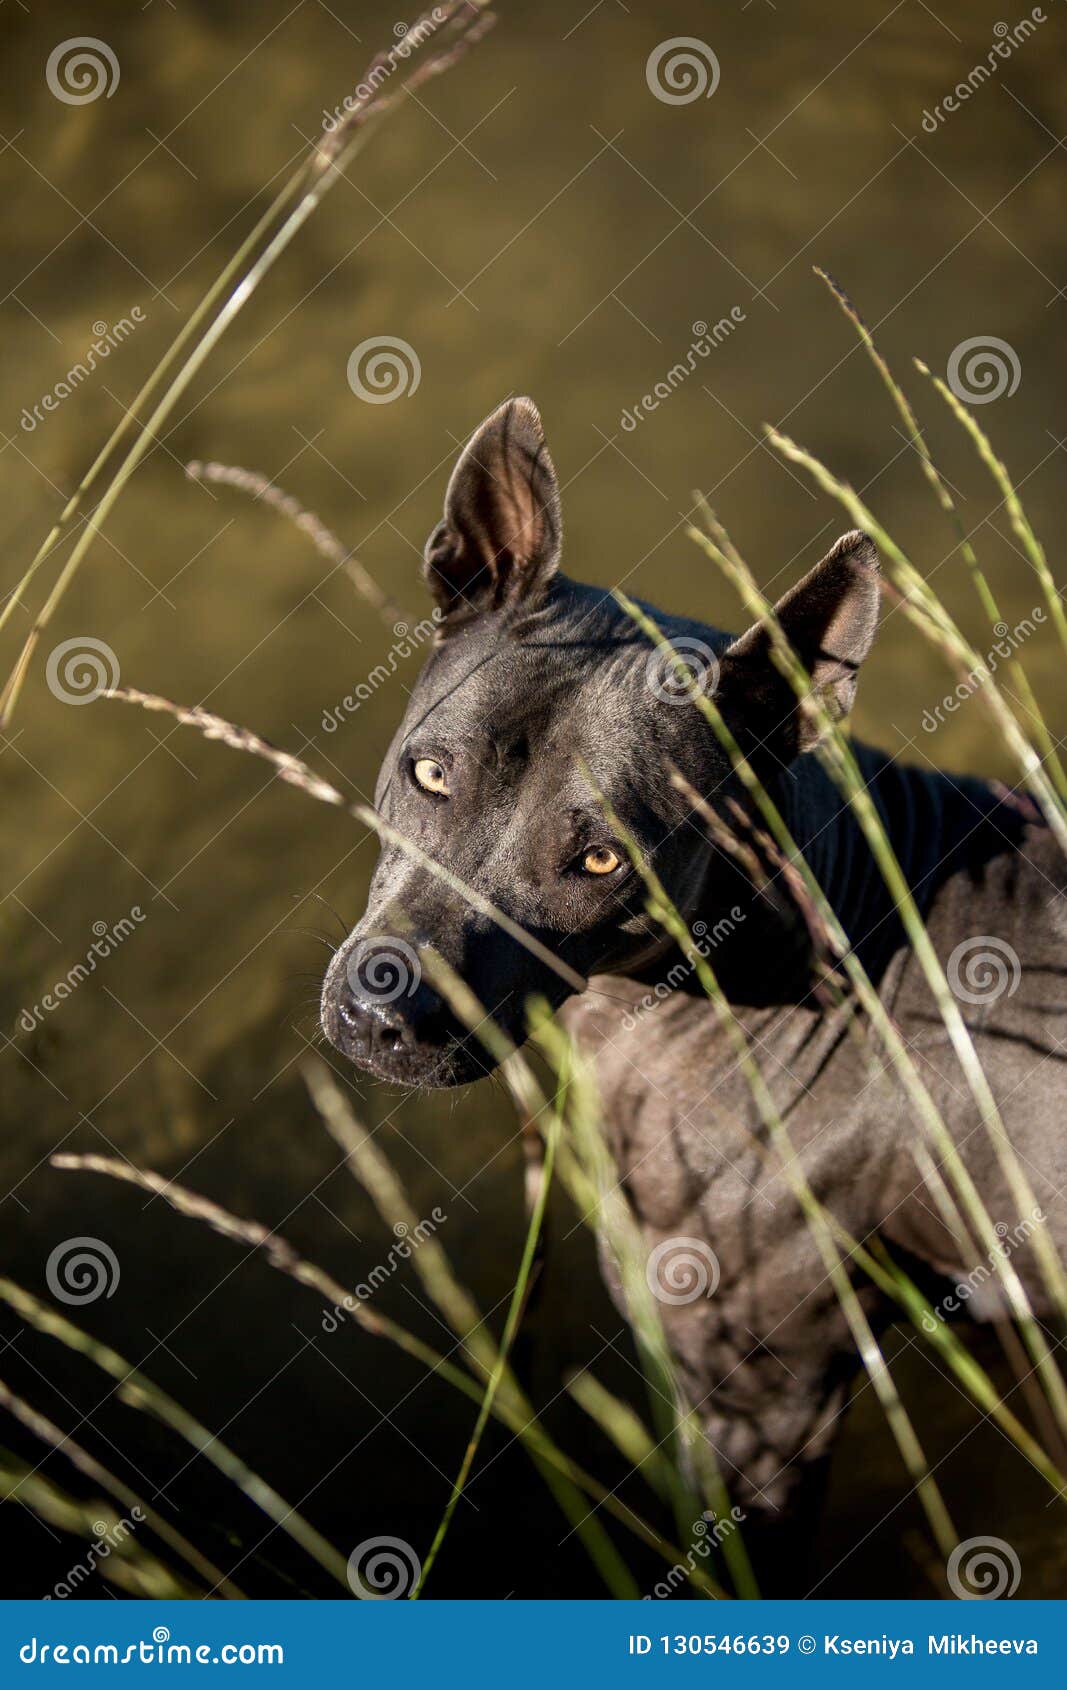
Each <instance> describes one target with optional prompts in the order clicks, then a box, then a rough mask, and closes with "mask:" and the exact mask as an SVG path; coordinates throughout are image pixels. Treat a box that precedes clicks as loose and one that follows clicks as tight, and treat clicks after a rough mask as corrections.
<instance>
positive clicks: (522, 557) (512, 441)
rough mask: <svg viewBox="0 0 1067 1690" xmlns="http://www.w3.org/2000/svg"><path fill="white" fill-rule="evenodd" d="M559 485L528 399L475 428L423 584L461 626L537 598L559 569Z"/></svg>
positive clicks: (431, 545)
mask: <svg viewBox="0 0 1067 1690" xmlns="http://www.w3.org/2000/svg"><path fill="white" fill-rule="evenodd" d="M561 539H562V526H561V522H560V511H559V484H558V482H557V481H556V472H555V470H554V469H553V467H552V460H551V458H550V457H549V455H548V448H547V447H546V445H545V436H544V431H543V429H542V427H541V418H540V415H539V413H538V410H537V406H536V405H535V404H534V402H533V400H532V399H509V400H508V401H507V403H506V404H504V405H501V407H500V409H499V410H498V411H494V412H493V414H492V416H491V417H487V418H486V420H485V422H483V423H482V425H481V427H480V428H478V429H476V430H475V432H474V433H473V434H472V436H471V438H470V440H469V441H468V442H467V444H466V446H465V447H464V448H463V451H462V452H461V454H460V457H459V461H458V462H457V464H456V467H455V469H454V470H453V471H452V479H451V480H450V481H449V483H448V492H447V494H446V495H445V514H444V518H443V520H442V521H441V522H439V523H438V525H437V527H436V528H435V529H434V531H433V533H432V534H431V535H430V538H429V540H428V541H427V542H426V554H425V555H426V571H425V572H426V580H427V584H428V585H429V588H430V591H431V592H432V593H433V595H434V598H435V599H436V600H437V603H438V605H439V606H440V608H441V609H442V610H443V611H444V613H445V616H446V617H447V618H449V619H454V620H455V621H457V622H458V621H460V620H461V619H465V618H466V617H468V616H473V615H480V614H481V613H482V612H483V611H487V610H500V609H503V608H504V607H505V606H509V605H516V604H518V603H520V602H522V603H525V604H534V603H536V602H537V601H538V599H540V598H542V597H543V596H544V593H545V591H546V590H547V587H548V584H549V582H550V581H551V579H552V577H553V575H554V574H555V573H556V570H557V568H558V567H559V553H560V543H561Z"/></svg>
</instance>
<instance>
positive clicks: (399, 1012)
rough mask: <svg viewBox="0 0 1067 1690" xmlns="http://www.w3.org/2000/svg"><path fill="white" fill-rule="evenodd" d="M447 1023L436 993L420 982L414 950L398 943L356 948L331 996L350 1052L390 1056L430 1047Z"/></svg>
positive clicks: (372, 943) (376, 942) (380, 942)
mask: <svg viewBox="0 0 1067 1690" xmlns="http://www.w3.org/2000/svg"><path fill="white" fill-rule="evenodd" d="M446 1019H447V1015H446V1011H445V1006H444V1004H443V1003H442V1001H441V999H440V997H439V996H438V994H437V993H436V992H435V991H434V990H433V989H432V987H431V986H429V985H428V984H427V983H426V981H424V980H423V978H422V965H421V962H420V961H419V956H418V952H417V951H416V950H415V949H414V948H413V947H412V946H411V945H409V944H407V943H406V941H404V940H402V939H380V940H373V941H369V942H365V943H363V944H361V945H359V946H358V947H357V948H356V950H354V951H353V953H352V955H351V956H350V957H349V959H348V962H347V965H346V967H345V972H344V975H343V977H342V979H341V982H340V986H339V989H338V994H337V1020H338V1026H339V1029H340V1031H341V1034H342V1038H343V1040H344V1042H345V1044H346V1046H347V1047H348V1049H349V1050H350V1052H352V1053H353V1054H354V1053H356V1052H362V1053H364V1054H366V1055H368V1056H373V1055H375V1054H381V1055H391V1054H394V1053H396V1052H399V1051H401V1050H404V1049H412V1050H413V1049H415V1048H416V1047H417V1046H418V1045H419V1044H421V1043H433V1042H435V1040H436V1037H438V1036H439V1035H440V1032H441V1031H442V1030H443V1024H444V1022H445V1020H446Z"/></svg>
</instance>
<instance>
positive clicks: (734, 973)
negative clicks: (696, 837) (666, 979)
mask: <svg viewBox="0 0 1067 1690" xmlns="http://www.w3.org/2000/svg"><path fill="white" fill-rule="evenodd" d="M853 750H854V752H855V756H856V760H857V762H858V764H859V768H860V773H861V774H862V776H863V779H864V782H865V784H866V788H867V792H868V794H869V795H870V798H871V800H872V802H873V804H874V807H875V810H876V811H877V814H878V817H879V820H880V822H881V825H882V827H883V829H884V831H885V833H886V835H887V837H888V839H889V843H890V845H891V847H892V850H893V854H894V856H895V858H896V860H897V862H898V863H899V865H900V868H901V870H902V872H903V876H904V879H905V881H906V882H907V884H908V886H909V887H910V888H911V890H912V892H913V894H914V898H915V902H916V904H917V906H918V908H919V911H920V914H925V913H926V911H927V910H928V909H929V907H930V904H931V902H932V900H933V899H934V898H935V897H936V895H937V892H938V889H939V888H940V887H941V886H942V885H943V884H944V882H945V880H946V879H947V878H948V877H949V876H950V875H951V874H953V873H955V872H956V871H957V870H959V869H960V868H961V867H963V866H964V865H965V864H968V863H969V864H972V865H978V864H980V863H981V862H982V861H984V860H985V859H986V858H988V857H989V856H990V855H992V854H995V853H996V852H998V851H1001V850H1004V849H1007V848H1010V846H1011V845H1012V844H1014V843H1017V842H1018V837H1019V834H1020V832H1021V828H1022V826H1023V825H1024V818H1021V817H1020V816H1019V815H1018V814H1017V813H1016V812H1015V811H1014V810H1012V809H1011V808H1010V807H1006V806H1005V805H1003V804H1002V803H1001V801H1000V799H999V798H998V796H997V794H996V793H995V791H994V790H993V788H992V787H990V786H989V785H988V784H986V783H985V782H982V781H976V780H969V779H960V778H957V777H954V776H949V775H946V774H942V773H940V772H938V771H930V772H927V771H925V770H921V769H917V768H912V767H908V766H905V765H901V764H898V763H896V762H893V761H892V760H891V759H890V758H889V757H887V756H886V755H885V753H883V752H880V751H876V750H873V749H872V748H870V747H867V746H863V745H859V744H854V746H853ZM768 790H769V793H770V796H771V797H772V798H773V799H774V802H775V804H776V805H777V807H778V809H779V811H780V812H781V814H782V817H783V819H784V821H785V823H786V825H787V827H788V829H789V832H790V834H791V836H792V838H793V839H794V840H795V841H796V843H797V845H798V846H799V847H800V849H801V851H802V852H803V855H804V857H805V859H806V861H807V863H808V864H809V866H810V868H811V870H812V872H813V874H814V876H815V878H816V880H817V881H818V883H819V885H820V886H821V887H822V889H823V891H824V892H825V893H826V895H827V898H828V899H829V902H830V904H831V906H832V907H833V909H834V911H835V913H836V915H837V917H838V920H839V921H840V923H841V926H842V927H843V928H844V931H845V934H846V936H847V938H848V941H849V944H850V946H851V947H852V949H853V950H854V951H855V953H856V955H857V956H858V958H859V960H860V961H861V962H862V964H863V966H864V967H865V968H866V970H867V972H868V974H869V975H870V976H871V978H872V979H873V980H874V981H875V982H877V981H878V980H879V979H880V978H881V976H882V975H883V973H884V971H885V969H886V967H887V965H888V963H889V961H890V959H891V958H892V957H893V955H894V954H895V953H896V952H897V951H898V950H899V949H900V947H901V945H902V944H903V943H904V942H905V933H904V928H903V925H902V923H901V919H900V916H899V914H898V912H897V910H896V907H895V904H894V900H893V897H892V894H891V893H890V891H889V888H888V886H887V885H886V881H885V879H884V877H883V875H882V872H881V870H880V869H879V867H878V864H877V863H876V861H875V859H874V857H873V856H872V854H871V851H870V849H869V847H868V845H867V842H866V840H865V838H864V835H863V831H862V829H861V826H860V824H859V822H858V821H857V819H856V816H855V814H854V812H853V810H852V809H851V808H850V806H849V805H848V804H847V803H846V801H845V800H844V798H843V797H842V796H841V795H840V793H839V792H838V790H837V788H836V787H835V785H834V783H833V782H832V780H831V779H830V777H829V776H828V775H827V774H826V773H825V772H824V770H823V769H822V767H821V765H820V764H819V763H818V762H817V760H816V759H815V758H814V757H812V756H808V757H804V758H802V759H800V760H799V761H798V762H797V763H795V764H794V765H793V767H792V768H791V769H789V770H788V771H784V772H783V773H782V774H780V775H779V776H777V777H776V778H772V779H771V780H770V781H769V782H768ZM994 811H995V812H996V819H995V821H994V820H993V819H992V815H993V812H994ZM754 820H755V822H756V825H757V826H763V825H764V824H762V822H760V821H759V819H758V818H755V817H754ZM752 837H753V836H752V835H751V834H750V839H751V838H752ZM764 867H765V869H766V872H767V875H768V880H769V886H768V887H767V888H765V889H764V890H763V891H762V892H757V891H754V890H753V887H752V881H751V879H750V878H749V876H748V874H747V873H746V872H745V871H743V870H742V869H741V868H740V867H739V866H737V865H735V866H734V867H733V869H732V870H731V871H729V872H728V880H729V887H732V888H733V893H732V894H731V892H730V890H729V887H728V888H727V891H726V895H725V897H724V877H723V870H722V859H721V857H717V858H716V859H715V868H714V870H713V872H710V873H709V874H708V876H707V877H706V880H705V883H704V887H703V890H702V893H701V895H700V896H699V897H698V899H697V901H696V905H695V907H694V909H693V911H692V917H691V919H692V921H693V922H700V923H702V924H703V927H702V929H701V931H702V932H705V933H707V934H709V935H712V936H713V937H714V948H713V949H712V950H711V951H710V952H709V960H710V961H711V964H712V966H713V968H714V969H715V972H716V973H717V975H718V976H719V979H720V982H721V984H722V986H723V988H724V990H725V991H726V993H727V996H728V997H729V998H730V999H731V1000H732V1001H734V1002H737V1003H752V1004H761V1003H789V1002H794V1001H800V1000H801V999H802V998H807V997H808V994H809V993H810V990H811V986H812V981H813V978H814V977H815V975H816V974H817V973H818V971H819V969H818V963H819V958H818V956H817V945H813V942H812V936H811V930H810V927H809V923H808V921H807V920H806V919H805V917H804V915H803V913H802V911H801V908H800V905H799V904H798V902H797V900H796V897H795V896H794V894H793V893H792V892H791V891H790V888H789V885H788V877H787V875H786V873H784V872H783V869H782V866H781V861H780V860H779V861H778V862H777V863H775V862H773V861H771V862H768V861H767V860H766V858H765V859H764ZM731 908H734V909H739V910H740V911H741V912H742V914H741V919H740V920H738V921H736V922H735V923H733V924H732V925H731V927H730V928H729V929H726V928H724V927H723V925H722V923H723V917H724V915H725V914H726V913H727V912H728V911H729V910H730V909H731ZM716 924H719V925H718V926H717V925H716ZM824 960H825V958H824Z"/></svg>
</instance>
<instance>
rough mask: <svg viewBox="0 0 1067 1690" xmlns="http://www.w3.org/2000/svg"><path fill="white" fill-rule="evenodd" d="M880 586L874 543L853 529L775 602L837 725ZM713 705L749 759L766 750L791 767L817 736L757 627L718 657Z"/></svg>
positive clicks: (874, 618)
mask: <svg viewBox="0 0 1067 1690" xmlns="http://www.w3.org/2000/svg"><path fill="white" fill-rule="evenodd" d="M880 581H881V576H880V572H879V568H878V553H877V551H876V549H875V546H874V542H873V541H872V540H870V539H868V537H867V535H866V534H861V533H860V532H859V530H858V529H854V530H853V531H852V532H851V533H850V534H842V536H841V538H840V540H838V542H837V544H836V545H835V546H834V547H833V549H832V550H831V551H830V552H828V553H827V555H826V557H824V558H823V560H822V562H821V563H817V564H816V565H815V568H814V569H812V570H810V571H809V572H808V574H807V575H805V576H804V579H803V580H802V581H799V582H798V583H797V585H796V586H795V587H794V588H793V589H792V591H791V592H788V593H786V595H785V597H784V598H782V599H779V601H778V603H777V604H776V605H775V615H776V616H777V618H778V621H779V623H780V624H781V627H782V630H783V632H784V633H785V635H786V638H787V639H788V640H789V643H790V645H791V646H792V647H793V650H794V651H795V652H796V654H797V656H798V657H799V659H800V661H801V663H803V665H804V668H805V669H806V670H807V672H808V674H809V675H810V676H811V680H812V687H813V690H814V691H815V692H816V693H817V694H818V695H819V697H820V698H821V699H822V702H823V703H824V704H825V705H826V706H827V708H828V709H829V712H830V714H831V716H832V717H833V718H834V719H835V720H840V719H841V718H842V717H843V716H847V715H848V712H849V710H850V709H851V708H852V701H853V699H854V698H855V696H856V682H857V679H858V675H859V667H860V664H861V663H862V662H863V659H864V658H865V657H866V655H867V653H868V651H869V650H870V648H871V641H872V640H873V639H874V633H875V628H876V627H877V625H878V606H879V600H880V597H881V589H880ZM717 701H718V703H719V706H720V709H722V710H723V712H724V714H725V715H726V716H727V719H728V720H729V721H730V723H731V726H732V727H733V728H734V731H735V733H737V734H738V737H739V738H740V739H741V741H742V744H743V748H745V749H746V750H747V751H748V753H749V754H750V755H751V756H753V757H757V756H759V755H761V754H762V755H766V754H767V753H770V754H771V755H772V756H773V757H774V758H775V759H776V760H777V761H778V762H779V763H791V762H792V760H793V758H794V757H796V756H797V755H798V754H799V753H800V752H802V751H810V750H811V748H812V746H813V745H814V744H815V743H816V741H817V739H818V732H817V729H816V728H815V727H814V726H813V724H812V723H811V721H810V720H809V718H808V717H807V716H806V714H805V713H804V712H803V711H802V710H801V709H800V707H799V705H798V703H797V696H796V693H795V692H794V691H793V688H792V687H791V686H790V684H789V682H788V681H787V680H786V679H785V677H784V676H783V675H781V674H780V673H779V672H778V670H777V669H776V668H775V666H774V662H773V660H772V658H771V640H770V636H769V634H768V633H767V630H766V629H765V628H764V627H763V625H762V623H759V622H757V623H756V624H755V625H754V627H751V628H750V629H749V630H748V632H747V633H746V634H742V635H741V637H740V638H739V639H736V640H735V641H734V642H733V644H732V645H731V646H728V647H727V649H726V651H725V652H724V653H723V656H722V663H721V666H720V680H719V687H718V691H717Z"/></svg>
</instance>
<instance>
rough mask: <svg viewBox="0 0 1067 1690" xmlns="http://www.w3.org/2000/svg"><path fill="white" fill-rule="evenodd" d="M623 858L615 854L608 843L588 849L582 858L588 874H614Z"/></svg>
mask: <svg viewBox="0 0 1067 1690" xmlns="http://www.w3.org/2000/svg"><path fill="white" fill-rule="evenodd" d="M620 861H621V858H619V857H617V856H616V855H615V852H614V851H612V850H610V849H609V847H608V846H607V845H598V846H597V847H596V849H595V850H593V851H587V852H586V853H585V856H584V857H583V858H582V867H583V868H584V870H585V872H586V874H613V873H614V872H615V870H616V869H617V868H618V866H619V863H620Z"/></svg>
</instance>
